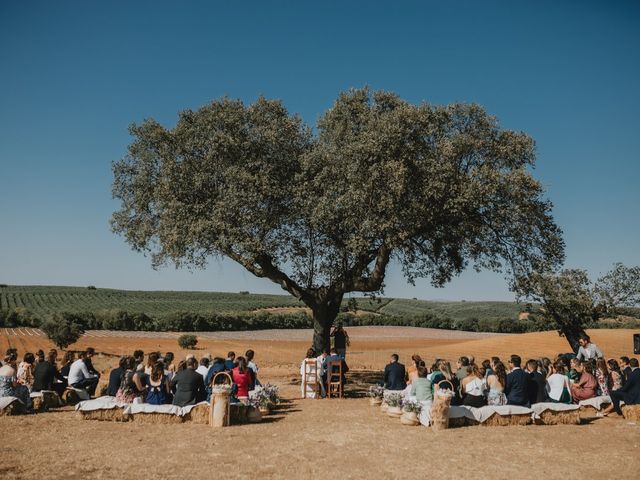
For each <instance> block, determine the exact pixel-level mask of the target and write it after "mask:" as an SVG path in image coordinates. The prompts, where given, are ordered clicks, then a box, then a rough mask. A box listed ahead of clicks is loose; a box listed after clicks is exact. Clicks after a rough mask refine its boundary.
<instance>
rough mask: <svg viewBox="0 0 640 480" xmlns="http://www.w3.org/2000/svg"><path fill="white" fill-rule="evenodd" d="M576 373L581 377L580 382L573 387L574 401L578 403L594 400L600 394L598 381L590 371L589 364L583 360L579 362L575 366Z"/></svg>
mask: <svg viewBox="0 0 640 480" xmlns="http://www.w3.org/2000/svg"><path fill="white" fill-rule="evenodd" d="M575 368H576V372H578V374H579V375H580V377H579V378H578V380H577V381H576V382H575V383H574V384H573V385H571V396H572V397H573V401H574V402H575V403H578V402H579V401H580V400H587V399H589V398H593V397H595V396H596V395H597V394H598V380H596V377H594V376H593V375H592V374H591V373H590V372H589V371H588V368H589V364H588V363H587V362H583V361H581V360H577V363H576V364H575Z"/></svg>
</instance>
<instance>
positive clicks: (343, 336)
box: [331, 323, 351, 360]
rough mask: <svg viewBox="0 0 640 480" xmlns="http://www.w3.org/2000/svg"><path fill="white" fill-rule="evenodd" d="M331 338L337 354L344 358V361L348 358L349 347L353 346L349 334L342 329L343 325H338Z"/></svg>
mask: <svg viewBox="0 0 640 480" xmlns="http://www.w3.org/2000/svg"><path fill="white" fill-rule="evenodd" d="M331 336H332V337H333V348H335V349H336V353H337V354H338V355H339V356H340V357H342V359H343V360H344V359H346V358H347V347H348V346H349V345H351V342H349V334H347V332H346V331H345V329H344V328H342V323H336V326H335V328H334V329H333V332H331Z"/></svg>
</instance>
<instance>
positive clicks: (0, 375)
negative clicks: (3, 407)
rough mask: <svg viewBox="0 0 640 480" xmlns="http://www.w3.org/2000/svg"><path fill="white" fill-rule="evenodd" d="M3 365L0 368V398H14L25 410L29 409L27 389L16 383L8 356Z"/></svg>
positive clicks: (29, 400) (29, 398)
mask: <svg viewBox="0 0 640 480" xmlns="http://www.w3.org/2000/svg"><path fill="white" fill-rule="evenodd" d="M4 363H5V364H4V365H3V366H2V367H0V397H16V398H18V399H19V400H20V401H21V402H22V403H23V404H24V405H25V407H26V408H27V410H30V409H31V397H30V396H29V389H28V388H27V387H26V386H25V385H21V384H20V383H18V379H17V378H16V371H15V369H14V368H13V367H12V366H11V358H10V356H8V357H5V361H4Z"/></svg>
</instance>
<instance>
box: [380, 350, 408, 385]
mask: <svg viewBox="0 0 640 480" xmlns="http://www.w3.org/2000/svg"><path fill="white" fill-rule="evenodd" d="M398 359H399V357H398V354H396V353H394V354H393V355H391V363H389V364H388V365H387V366H386V367H384V388H386V389H387V390H404V389H405V388H406V387H407V382H406V371H405V369H404V365H403V364H401V363H400V362H398Z"/></svg>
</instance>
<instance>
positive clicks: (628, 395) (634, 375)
mask: <svg viewBox="0 0 640 480" xmlns="http://www.w3.org/2000/svg"><path fill="white" fill-rule="evenodd" d="M629 368H630V369H631V373H629V377H628V380H627V382H626V383H625V384H624V385H623V387H622V388H620V389H618V390H614V391H612V392H611V403H612V404H611V406H610V407H609V408H607V410H605V411H604V414H605V415H608V414H609V413H610V412H611V411H612V410H615V411H616V413H617V414H618V415H622V411H621V410H620V402H624V403H625V405H638V404H640V368H638V359H637V358H632V359H630V360H629Z"/></svg>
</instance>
